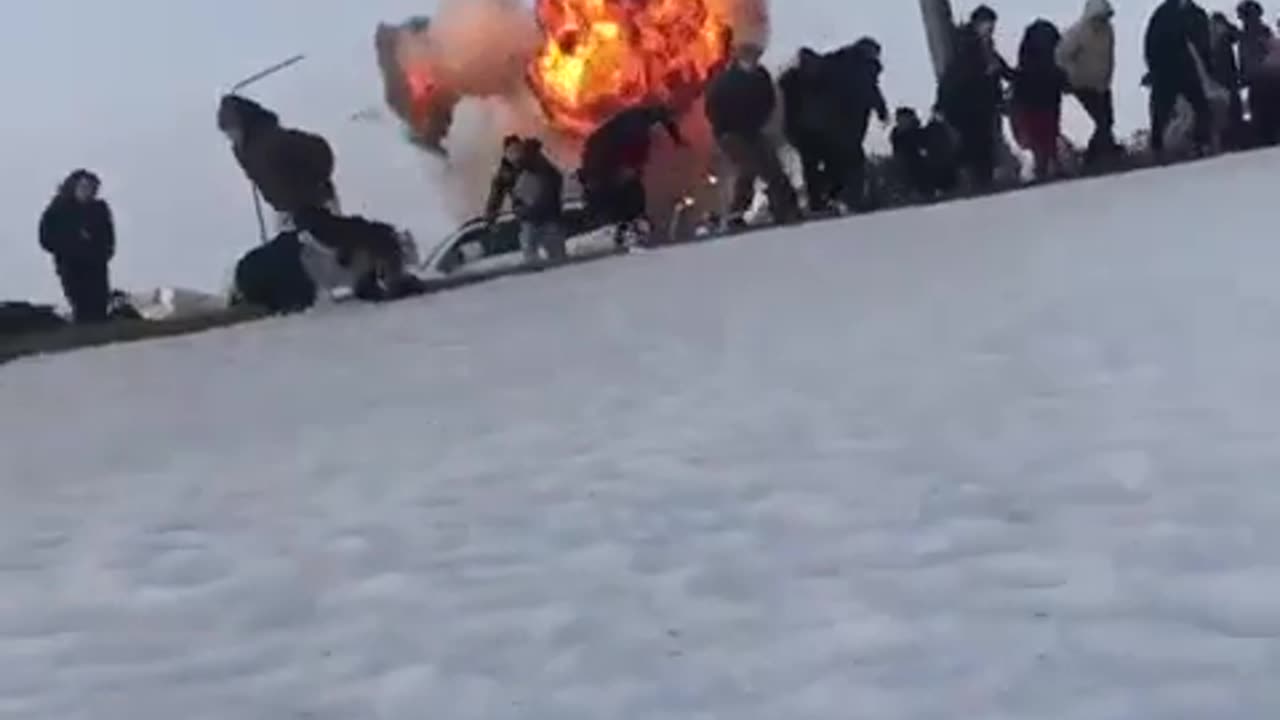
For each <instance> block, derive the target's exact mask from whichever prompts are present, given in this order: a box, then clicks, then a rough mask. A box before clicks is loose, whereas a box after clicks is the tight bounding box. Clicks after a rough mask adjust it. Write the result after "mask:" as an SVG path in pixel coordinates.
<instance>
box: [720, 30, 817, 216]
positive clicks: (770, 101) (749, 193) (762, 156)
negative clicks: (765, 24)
mask: <svg viewBox="0 0 1280 720" xmlns="http://www.w3.org/2000/svg"><path fill="white" fill-rule="evenodd" d="M763 54H764V49H763V48H761V47H760V46H759V45H755V44H751V43H746V44H742V45H739V46H738V47H737V48H735V50H734V61H733V63H732V64H730V65H729V66H728V67H726V68H725V69H724V70H722V71H720V73H719V74H718V75H717V76H716V77H715V78H714V79H713V80H712V81H711V84H710V85H709V86H708V87H707V94H706V112H707V119H708V120H709V121H710V123H711V130H712V132H714V133H715V136H716V141H717V143H718V144H719V145H720V149H721V151H722V152H724V154H725V156H726V157H727V158H728V159H729V162H730V163H732V164H733V166H734V170H735V172H736V175H737V176H736V177H735V179H734V185H733V198H732V200H731V201H730V203H729V215H730V217H731V218H732V220H733V222H735V223H736V222H741V221H742V216H743V215H744V214H745V213H746V211H747V210H748V209H749V208H750V207H751V201H752V200H753V199H754V198H755V184H756V180H758V179H762V180H764V182H765V185H766V187H767V192H768V196H769V210H770V211H771V212H772V213H773V218H774V220H775V221H777V222H790V221H792V220H794V219H795V218H796V217H797V215H798V208H797V202H796V191H795V188H794V187H792V185H791V181H790V180H789V179H788V178H787V174H786V173H785V172H784V171H783V169H782V163H781V162H780V161H779V160H778V149H777V148H776V147H774V144H773V142H772V141H771V140H770V139H769V138H768V137H767V136H766V134H765V126H766V125H768V123H769V120H770V118H771V117H772V115H773V111H774V110H775V109H776V107H777V102H778V98H777V92H776V91H775V90H774V87H773V77H772V76H771V75H770V74H769V71H768V70H766V69H765V68H764V66H763V65H761V64H760V57H761V55H763Z"/></svg>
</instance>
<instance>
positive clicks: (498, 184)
mask: <svg viewBox="0 0 1280 720" xmlns="http://www.w3.org/2000/svg"><path fill="white" fill-rule="evenodd" d="M514 184H515V173H511V172H507V168H506V166H505V165H502V166H499V167H498V172H497V173H495V174H494V176H493V181H492V182H490V183H489V199H488V201H486V202H485V206H484V219H485V222H489V223H492V222H493V221H494V220H496V219H497V217H498V211H499V210H501V209H502V203H503V202H505V201H506V199H507V195H509V194H511V188H512V186H513V185H514Z"/></svg>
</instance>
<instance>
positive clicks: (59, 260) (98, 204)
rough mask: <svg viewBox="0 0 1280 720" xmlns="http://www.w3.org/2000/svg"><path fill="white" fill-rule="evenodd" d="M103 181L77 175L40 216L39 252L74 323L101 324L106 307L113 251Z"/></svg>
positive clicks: (86, 173) (80, 172) (112, 225)
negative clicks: (48, 260) (50, 260)
mask: <svg viewBox="0 0 1280 720" xmlns="http://www.w3.org/2000/svg"><path fill="white" fill-rule="evenodd" d="M101 186H102V182H101V181H100V180H99V179H98V176H97V175H94V174H93V173H91V172H89V171H88V170H76V171H75V172H73V173H71V174H70V175H68V176H67V178H66V179H65V180H63V181H62V184H61V185H60V186H59V187H58V192H57V194H56V195H54V197H53V200H52V201H50V203H49V205H48V207H46V208H45V211H44V214H43V215H41V216H40V247H42V248H44V250H45V252H48V253H49V254H50V255H52V256H53V261H54V267H55V268H56V269H57V271H58V279H59V280H60V281H61V282H62V291H63V294H64V295H65V296H66V298H67V303H68V304H69V305H70V306H71V313H72V316H73V318H74V319H75V322H76V323H79V324H94V323H102V322H106V321H107V319H108V314H109V307H110V302H111V280H110V272H109V266H110V264H111V259H112V258H113V257H115V252H116V232H115V223H114V222H113V221H112V218H111V208H110V207H108V205H107V203H106V201H104V200H102V199H101V198H100V197H99V196H98V192H99V189H100V188H101Z"/></svg>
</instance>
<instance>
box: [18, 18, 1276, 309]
mask: <svg viewBox="0 0 1280 720" xmlns="http://www.w3.org/2000/svg"><path fill="white" fill-rule="evenodd" d="M1113 16H1114V11H1113V8H1112V6H1111V3H1110V2H1109V0H1087V1H1086V2H1085V4H1084V10H1083V14H1082V15H1081V16H1080V17H1079V19H1078V20H1076V21H1075V22H1074V23H1072V24H1071V25H1069V26H1068V27H1067V28H1066V29H1065V31H1061V32H1060V31H1059V28H1058V27H1057V26H1056V25H1055V24H1054V23H1053V22H1051V21H1050V20H1047V19H1043V18H1042V19H1037V20H1035V21H1034V22H1032V23H1031V24H1030V25H1029V26H1028V27H1027V28H1026V29H1025V31H1024V32H1023V35H1022V41H1021V43H1020V44H1019V47H1018V49H1017V55H1016V56H1015V57H1016V59H1017V62H1016V64H1013V65H1011V64H1009V63H1008V62H1006V60H1005V59H1004V55H1002V54H1001V52H1000V51H999V49H998V48H997V46H996V42H995V37H996V32H995V31H996V25H997V23H998V21H999V18H998V15H997V13H996V11H995V10H994V9H992V8H991V7H988V6H986V5H982V6H979V7H978V8H976V9H975V10H973V11H972V13H971V14H970V15H969V16H968V19H967V21H966V22H965V23H964V24H962V25H960V26H959V27H957V28H956V29H955V32H954V33H953V35H952V37H951V48H950V53H949V61H948V62H946V64H945V67H944V68H943V71H942V72H941V74H940V79H939V82H938V88H937V95H936V100H935V103H934V104H933V106H932V108H931V109H930V112H929V113H928V114H927V115H926V116H924V117H922V115H921V113H919V112H917V110H915V109H914V108H910V107H899V108H896V109H895V110H894V111H893V113H892V115H891V113H890V109H889V105H888V103H887V102H886V99H885V95H884V92H883V91H882V89H881V85H880V77H881V74H882V71H883V65H882V57H881V55H882V49H881V46H880V44H879V43H878V42H877V41H876V40H874V39H872V38H863V39H860V40H858V41H856V42H854V43H852V44H850V45H847V46H844V47H841V48H838V49H835V50H833V51H829V52H819V51H817V50H814V49H812V48H807V47H806V48H801V49H800V50H799V52H798V54H797V56H796V58H795V61H794V62H793V63H791V64H790V65H789V66H788V67H787V68H786V69H785V70H784V71H783V72H782V73H781V74H780V75H779V76H778V77H777V78H776V81H775V78H774V77H773V75H772V74H771V73H770V71H769V70H768V69H767V68H766V67H765V66H764V65H763V64H762V63H761V56H762V54H763V48H762V47H760V46H758V45H755V44H752V43H739V44H736V45H732V46H731V50H730V52H729V53H728V58H727V60H726V62H725V63H724V65H723V67H722V68H720V69H719V70H718V72H717V73H716V74H715V75H714V77H713V78H712V79H711V80H710V82H709V84H708V87H707V90H706V93H705V95H704V103H705V115H706V118H707V120H708V122H709V124H710V128H711V130H712V133H713V135H714V138H715V142H716V144H717V146H718V149H719V151H720V154H721V156H722V157H723V159H724V160H725V161H726V162H727V163H728V165H729V166H730V167H731V168H732V170H733V177H734V181H733V183H732V185H731V193H730V197H728V198H727V201H726V203H725V205H726V207H725V212H724V213H723V220H724V222H725V223H726V224H728V225H730V226H732V225H740V224H742V223H744V222H745V213H746V211H747V210H748V207H749V206H750V205H751V204H752V203H753V201H754V200H755V197H756V188H757V184H759V183H762V184H763V185H764V188H765V191H766V192H765V194H766V196H767V199H768V207H769V211H770V214H771V216H772V219H773V220H774V221H775V222H779V223H787V222H791V221H793V220H797V219H800V218H802V217H804V216H806V215H821V214H823V213H830V212H848V211H858V210H860V209H863V208H865V207H867V206H868V203H869V191H868V188H869V186H870V183H869V179H868V157H867V154H866V152H865V150H864V145H865V143H866V136H867V133H868V130H869V128H870V126H871V119H872V117H875V118H877V119H878V120H879V121H880V122H881V123H882V124H885V125H890V124H891V125H892V130H891V132H890V144H891V147H892V160H891V167H892V175H893V178H894V182H895V183H896V184H897V185H898V186H899V187H900V188H902V190H903V192H905V193H907V194H909V195H910V196H912V197H914V198H918V199H936V198H938V197H942V196H946V195H949V194H952V193H956V192H964V191H974V192H980V191H982V190H984V189H987V188H990V187H991V186H992V185H993V183H994V182H995V179H996V169H997V165H998V164H999V163H1000V158H1001V153H1002V151H1005V152H1007V146H1006V143H1005V140H1004V138H1005V133H1004V119H1005V117H1008V118H1009V120H1010V123H1009V124H1010V127H1011V129H1012V136H1013V138H1014V139H1015V141H1016V142H1017V143H1018V144H1019V145H1020V146H1021V147H1023V148H1024V149H1025V150H1027V151H1029V152H1030V154H1031V156H1032V158H1033V174H1034V176H1035V177H1036V178H1038V179H1047V178H1052V177H1055V176H1058V175H1061V174H1062V173H1064V172H1066V167H1065V164H1064V162H1063V160H1064V158H1065V157H1069V156H1071V155H1072V153H1070V152H1064V149H1065V148H1069V147H1070V144H1069V143H1068V142H1067V141H1066V140H1065V139H1064V138H1063V135H1062V129H1061V117H1062V108H1063V103H1064V100H1065V99H1066V98H1074V100H1075V101H1076V102H1078V103H1079V105H1080V106H1081V107H1082V108H1083V110H1084V111H1085V112H1086V113H1087V114H1088V116H1089V117H1090V118H1091V120H1092V124H1093V131H1092V134H1091V136H1090V137H1089V139H1088V141H1087V143H1086V144H1085V145H1084V148H1083V151H1082V152H1080V153H1078V157H1079V160H1080V162H1081V164H1082V165H1083V167H1085V168H1086V169H1089V168H1096V169H1100V170H1105V169H1106V168H1107V167H1108V164H1109V163H1111V162H1112V161H1113V160H1115V159H1116V158H1117V157H1119V156H1122V155H1123V154H1124V153H1125V148H1123V147H1122V146H1121V144H1120V143H1118V142H1117V139H1116V137H1115V130H1114V124H1115V117H1114V103H1113V96H1112V93H1113V89H1112V83H1113V78H1114V71H1115V63H1116V39H1115V30H1114V28H1113V27H1112V19H1113ZM1235 16H1236V19H1237V20H1238V21H1239V23H1238V24H1236V23H1233V22H1232V20H1231V19H1230V18H1228V16H1227V15H1226V14H1225V13H1222V12H1214V13H1212V14H1210V13H1208V12H1206V11H1205V9H1204V8H1202V7H1201V6H1200V5H1199V4H1198V3H1197V2H1196V1H1195V0H1161V2H1160V4H1159V6H1158V7H1157V8H1156V9H1155V10H1154V12H1153V14H1152V16H1151V18H1150V21H1149V22H1148V25H1147V28H1146V34H1145V41H1144V47H1143V53H1144V58H1145V61H1146V68H1147V74H1146V76H1145V78H1144V80H1143V83H1144V85H1145V86H1147V87H1148V88H1149V93H1150V96H1149V97H1150V142H1149V150H1150V153H1151V154H1152V156H1153V157H1154V158H1155V160H1156V161H1162V160H1166V159H1170V158H1171V157H1172V155H1173V152H1174V151H1173V150H1172V149H1171V148H1169V147H1168V146H1169V140H1170V137H1169V136H1170V125H1171V123H1173V121H1174V119H1175V117H1176V116H1177V115H1178V114H1179V108H1182V109H1183V110H1182V112H1183V114H1184V115H1186V116H1188V118H1189V121H1188V122H1187V123H1186V124H1187V125H1188V126H1189V128H1188V131H1187V133H1186V134H1187V136H1188V140H1187V141H1186V143H1184V144H1185V145H1186V146H1187V154H1190V155H1193V156H1203V155H1206V154H1210V153H1215V152H1220V151H1226V150H1234V149H1245V148H1251V147H1260V146H1269V145H1275V144H1278V143H1280V41H1277V40H1276V38H1275V33H1274V32H1273V31H1272V29H1271V28H1270V27H1268V25H1267V23H1266V21H1265V19H1264V18H1265V14H1264V9H1263V7H1262V6H1261V4H1260V3H1258V2H1257V1H1256V0H1245V1H1244V2H1240V3H1239V5H1238V6H1237V7H1236V8H1235ZM779 111H781V115H782V118H783V122H782V138H783V139H784V140H785V142H786V143H787V144H789V145H790V146H791V148H792V149H793V150H794V151H795V153H796V154H797V155H798V157H799V160H800V168H801V172H800V175H801V178H802V183H800V185H799V186H798V187H797V185H796V184H795V183H793V181H792V179H791V177H790V176H789V175H788V173H787V172H786V171H785V170H784V164H783V162H782V160H781V158H780V150H781V148H780V146H779V144H778V142H777V140H776V139H775V137H774V135H773V133H772V132H771V130H770V126H771V122H772V120H773V118H775V116H776V115H777V114H778V113H779ZM217 125H218V128H219V129H220V130H221V131H222V132H223V133H224V134H225V135H226V137H227V139H228V141H229V143H230V147H231V151H232V153H233V154H234V156H235V158H236V160H237V162H238V163H239V165H240V167H241V168H242V170H243V172H244V173H245V175H246V177H247V178H248V179H249V180H250V181H251V182H252V183H253V185H254V187H255V188H256V190H257V192H258V193H260V196H261V198H262V199H263V200H264V201H265V203H266V204H267V205H269V206H270V207H271V208H272V209H273V210H274V211H275V212H276V214H277V223H276V224H277V228H276V229H277V233H276V234H275V236H274V238H273V239H271V240H270V241H269V242H266V243H264V244H263V245H262V246H260V247H258V248H256V249H254V250H253V251H251V252H250V253H248V254H247V255H246V256H245V257H244V258H243V259H242V260H241V261H240V262H239V264H238V265H237V269H236V287H235V292H236V295H237V296H238V297H239V299H241V300H242V301H245V302H248V303H252V304H256V305H261V306H264V307H267V308H269V309H272V310H296V309H302V308H305V307H308V306H310V305H311V303H312V302H314V299H315V295H316V291H317V282H316V278H317V277H318V276H319V275H322V274H323V273H322V271H321V270H319V269H318V264H319V263H321V262H322V261H321V260H317V258H329V259H331V260H333V261H336V266H337V268H339V270H338V271H337V272H339V273H343V274H345V276H346V277H347V278H348V279H350V284H351V286H352V287H353V288H354V289H355V292H356V295H357V296H359V297H362V298H367V299H375V298H385V297H394V296H397V295H399V294H406V293H412V292H414V291H415V289H418V288H420V287H421V282H420V281H419V280H417V278H415V277H414V276H413V275H412V274H411V273H408V272H406V265H407V260H406V255H405V247H406V238H405V236H404V234H403V233H401V232H399V231H397V230H396V229H395V228H394V227H392V226H391V225H389V224H386V223H382V222H378V221H374V220H369V219H367V218H363V217H358V216H349V215H344V214H343V213H342V212H341V209H340V206H339V202H338V195H337V192H336V188H335V186H334V182H333V173H334V164H335V161H334V153H333V150H332V148H331V147H330V146H329V144H328V142H326V141H325V140H324V139H323V138H321V137H319V136H318V135H315V134H312V133H309V132H305V131H303V130H299V129H295V128H289V127H285V126H283V125H282V124H281V122H280V119H279V117H278V116H277V115H276V114H275V113H273V112H271V111H270V110H268V109H266V108H264V107H262V106H261V105H259V104H258V103H256V102H254V101H252V100H249V99H247V98H245V97H241V96H238V95H230V96H227V97H224V98H223V99H222V101H221V103H220V105H219V108H218V113H217ZM655 131H662V132H665V133H667V134H668V135H669V136H670V138H671V139H672V140H673V141H674V142H675V143H676V144H677V145H683V144H686V139H685V138H684V137H683V136H682V134H681V129H680V126H679V124H678V122H677V118H676V117H675V116H674V114H673V112H672V111H671V110H670V109H668V108H664V107H661V106H641V107H634V108H631V109H628V110H624V111H622V112H620V113H618V114H617V115H615V116H614V117H612V118H611V119H609V120H608V121H606V122H605V123H603V124H602V125H601V126H600V127H599V128H598V129H597V130H596V131H595V132H594V133H593V134H592V135H591V136H590V137H588V138H587V139H586V141H585V143H584V145H583V150H582V156H581V161H580V164H579V168H578V169H577V171H576V175H575V178H576V180H577V181H578V183H579V184H580V186H581V188H582V194H583V199H584V201H585V203H586V205H587V208H588V212H589V213H591V214H592V215H594V216H596V217H598V218H599V220H600V224H601V225H613V226H616V227H617V228H618V235H617V238H618V242H619V244H624V243H627V242H630V241H632V240H635V239H640V238H643V237H644V236H645V235H646V233H648V231H649V221H648V218H646V217H645V213H646V205H647V203H646V196H645V186H644V182H643V176H644V170H645V167H646V165H647V164H648V163H649V157H650V145H651V141H652V139H653V133H654V132H655ZM100 188H101V181H100V180H99V178H98V177H97V176H96V175H94V174H93V173H92V172H89V171H87V170H76V171H75V172H73V173H71V174H70V175H69V176H68V177H67V178H66V180H65V181H64V182H63V183H62V185H61V186H60V187H59V189H58V191H57V194H56V195H55V197H54V198H53V200H52V201H51V202H50V204H49V206H48V208H47V209H46V210H45V212H44V214H43V216H42V217H41V220H40V226H39V238H40V244H41V246H42V247H43V248H44V249H45V250H46V251H47V252H48V253H49V254H50V255H52V257H53V260H54V266H55V268H56V270H57V274H58V277H59V278H60V280H61V282H62V286H63V289H64V291H65V295H66V299H67V301H68V303H69V304H70V306H71V308H72V312H73V315H74V319H75V321H76V322H78V323H100V322H103V321H105V320H107V319H108V318H109V317H111V316H112V293H111V283H110V279H109V272H108V267H109V265H110V262H111V259H112V257H113V256H114V253H115V246H116V238H115V230H114V226H113V223H112V217H111V212H110V209H109V207H108V205H107V203H106V202H105V201H104V200H103V199H102V198H101V197H100ZM564 195H565V175H564V173H563V172H562V171H561V169H560V168H558V167H557V166H556V164H555V163H554V162H553V161H552V160H551V159H550V158H549V157H548V156H547V154H546V152H545V151H544V149H543V147H542V144H541V142H540V141H538V140H537V139H531V138H520V137H515V136H511V137H508V138H506V139H505V141H504V144H503V156H502V160H501V161H500V164H499V167H498V170H497V172H496V174H495V177H494V180H493V183H492V186H491V192H490V195H489V199H488V202H487V203H486V208H485V212H486V217H487V218H488V219H489V220H490V222H493V221H495V220H496V218H497V216H498V213H499V212H500V210H501V209H502V207H503V205H504V204H505V203H506V202H507V201H508V200H509V201H510V204H511V206H512V208H513V210H514V212H515V215H516V217H517V219H518V221H519V223H520V245H521V248H522V251H523V252H524V254H525V257H526V259H527V260H528V261H530V262H539V261H540V260H541V258H542V257H543V256H545V257H546V258H548V259H549V260H550V261H551V262H553V263H554V262H558V261H561V260H563V259H565V257H566V250H565V240H566V238H565V236H564V230H563V225H562V223H561V213H562V207H563V202H564Z"/></svg>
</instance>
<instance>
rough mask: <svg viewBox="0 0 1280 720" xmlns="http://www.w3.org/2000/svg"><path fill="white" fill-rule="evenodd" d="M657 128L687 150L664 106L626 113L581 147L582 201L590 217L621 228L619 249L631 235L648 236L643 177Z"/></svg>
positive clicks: (620, 114)
mask: <svg viewBox="0 0 1280 720" xmlns="http://www.w3.org/2000/svg"><path fill="white" fill-rule="evenodd" d="M657 128H661V129H662V130H663V131H665V132H666V133H667V134H668V135H669V136H670V137H671V140H672V141H673V142H675V144H677V145H684V144H685V139H684V136H683V134H682V133H681V132H680V126H679V125H678V124H677V123H676V119H675V116H674V114H673V113H672V112H671V110H670V109H669V108H667V107H665V106H662V105H640V106H636V107H632V108H628V109H626V110H623V111H621V112H619V113H618V114H616V115H614V116H613V117H611V118H609V119H608V120H607V121H605V123H604V124H603V125H601V126H600V127H598V128H596V130H595V131H594V132H592V133H591V135H590V136H588V137H587V140H586V142H585V143H584V144H583V148H582V160H581V163H580V166H579V170H578V180H579V181H580V182H581V183H582V194H583V200H585V202H586V204H587V211H588V212H589V213H591V214H592V216H594V217H596V218H599V219H600V220H603V221H605V222H607V223H610V224H614V225H617V228H618V232H617V234H616V235H615V239H616V241H617V243H618V245H619V246H621V245H623V244H624V243H625V242H626V239H627V237H628V236H630V235H643V234H644V231H643V230H642V229H641V228H640V226H642V225H646V224H647V220H646V218H645V212H646V209H647V206H648V198H647V196H646V193H645V187H644V173H645V168H646V167H647V166H648V164H649V154H650V150H651V149H652V144H653V132H654V130H655V129H657Z"/></svg>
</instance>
